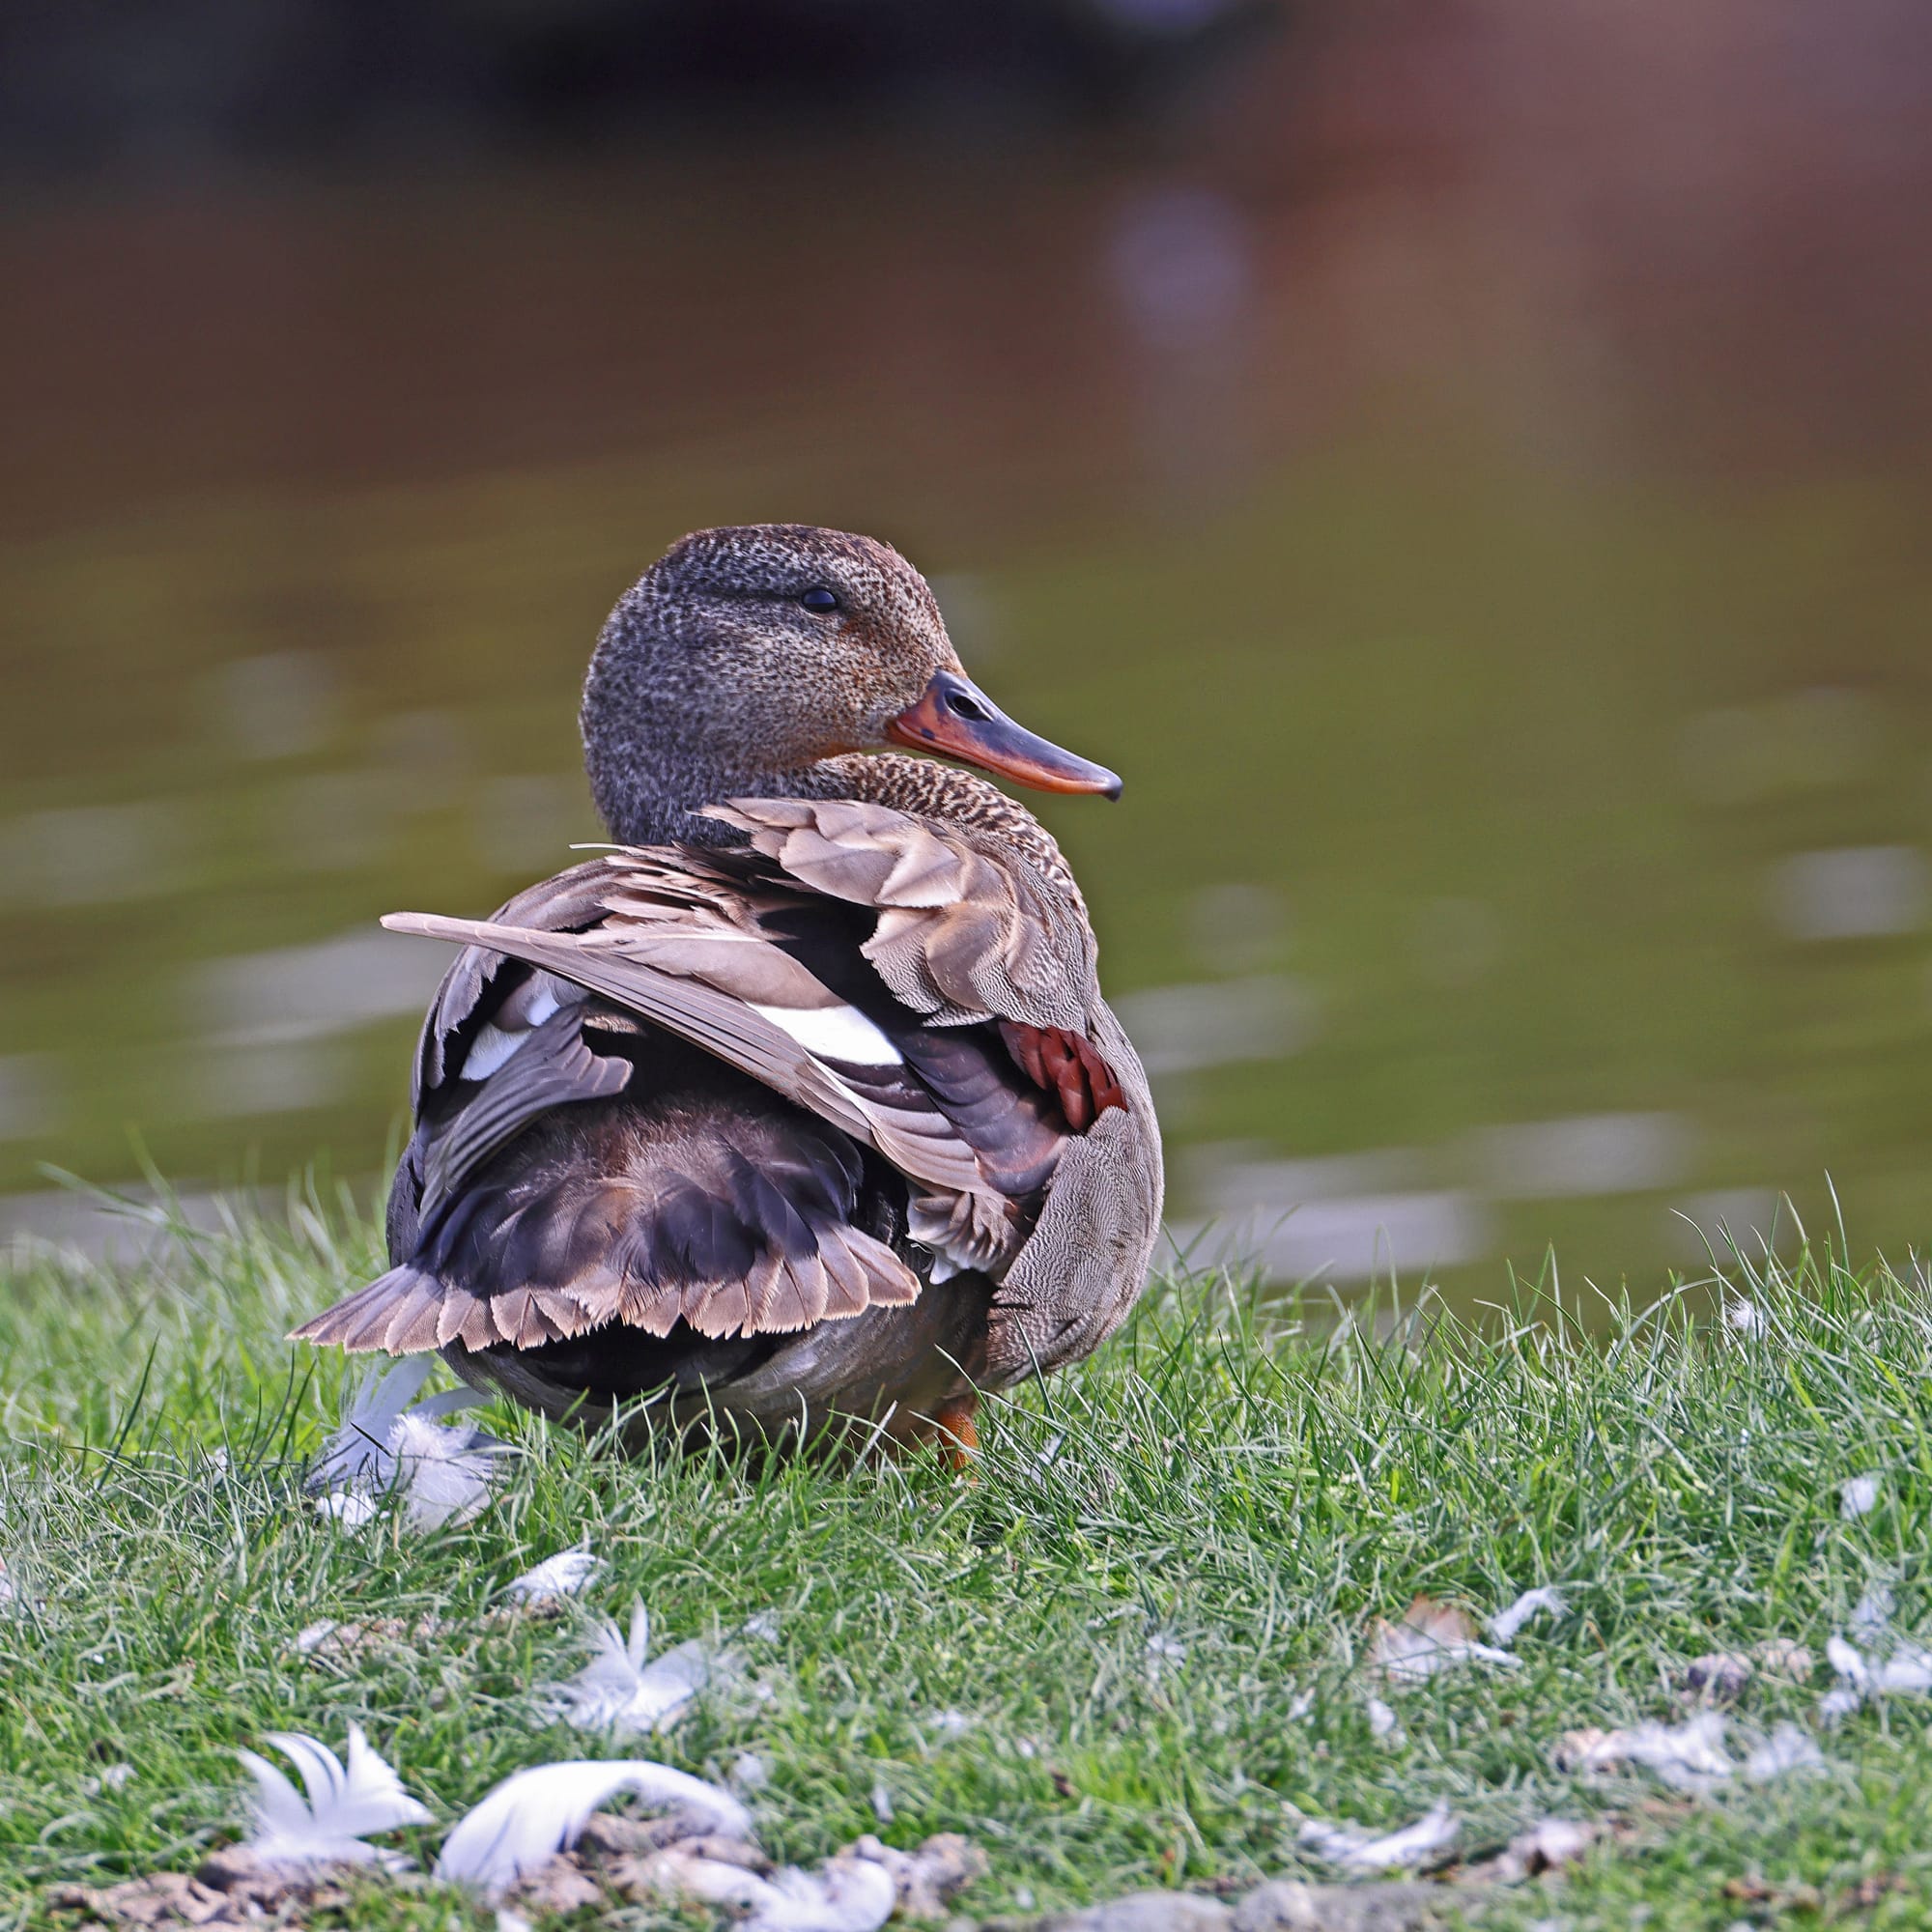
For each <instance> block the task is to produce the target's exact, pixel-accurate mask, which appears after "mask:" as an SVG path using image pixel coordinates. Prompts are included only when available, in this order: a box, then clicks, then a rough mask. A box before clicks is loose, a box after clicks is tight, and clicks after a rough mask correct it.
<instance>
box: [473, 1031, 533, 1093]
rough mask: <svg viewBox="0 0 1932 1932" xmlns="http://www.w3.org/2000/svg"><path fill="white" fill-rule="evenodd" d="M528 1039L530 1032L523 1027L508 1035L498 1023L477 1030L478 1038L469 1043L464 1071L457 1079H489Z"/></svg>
mask: <svg viewBox="0 0 1932 1932" xmlns="http://www.w3.org/2000/svg"><path fill="white" fill-rule="evenodd" d="M528 1038H529V1034H528V1032H527V1031H526V1030H525V1029H523V1028H521V1027H520V1028H519V1029H518V1030H517V1031H516V1032H515V1033H506V1032H504V1030H503V1029H502V1028H501V1027H499V1026H498V1025H497V1023H496V1021H494V1020H491V1021H489V1022H488V1023H487V1024H485V1025H484V1026H482V1027H480V1028H479V1029H478V1030H477V1034H476V1037H475V1038H474V1039H472V1040H471V1041H470V1042H469V1052H468V1053H466V1054H465V1055H464V1056H463V1071H462V1072H461V1073H459V1074H458V1075H457V1076H456V1077H457V1078H458V1079H459V1080H487V1079H489V1077H490V1076H491V1074H493V1073H494V1072H496V1070H497V1067H499V1066H501V1065H502V1064H503V1063H504V1062H505V1061H506V1060H508V1059H509V1057H510V1056H511V1054H513V1053H515V1052H516V1050H517V1049H518V1047H520V1046H522V1045H523V1043H524V1042H525V1040H526V1039H528Z"/></svg>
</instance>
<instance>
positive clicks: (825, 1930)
mask: <svg viewBox="0 0 1932 1932" xmlns="http://www.w3.org/2000/svg"><path fill="white" fill-rule="evenodd" d="M644 1869H645V1871H646V1873H647V1874H648V1876H649V1877H650V1879H651V1881H652V1883H653V1884H655V1885H656V1886H657V1887H658V1889H660V1890H661V1891H663V1892H665V1893H666V1894H667V1895H668V1896H669V1897H673V1898H697V1899H702V1900H703V1901H704V1902H705V1903H706V1904H709V1905H722V1906H724V1907H725V1908H726V1909H727V1910H729V1911H731V1912H734V1913H739V1914H743V1915H745V1916H744V1917H742V1918H740V1919H739V1920H738V1924H739V1932H877V1928H878V1927H879V1926H881V1925H883V1924H884V1923H885V1922H886V1920H887V1919H888V1918H891V1917H892V1916H893V1910H894V1908H895V1906H896V1905H897V1903H898V1886H897V1885H896V1883H895V1881H894V1878H893V1875H892V1873H891V1872H890V1871H888V1870H887V1869H886V1867H885V1866H884V1865H882V1864H875V1863H874V1862H873V1861H871V1860H869V1859H861V1858H849V1857H844V1856H840V1857H838V1858H834V1859H828V1860H827V1861H825V1863H824V1864H822V1865H821V1866H820V1867H819V1868H818V1870H817V1871H815V1872H805V1871H800V1870H799V1869H798V1868H797V1867H796V1866H787V1867H786V1868H785V1869H784V1870H783V1871H780V1872H775V1873H773V1875H772V1876H771V1877H770V1878H760V1877H758V1876H757V1874H756V1873H755V1872H749V1871H747V1870H746V1869H745V1868H744V1866H742V1865H733V1864H726V1863H725V1862H724V1861H722V1860H717V1859H706V1858H700V1857H698V1856H696V1854H694V1853H690V1852H680V1851H676V1850H671V1851H668V1852H660V1853H658V1854H657V1855H656V1856H655V1857H654V1858H652V1859H650V1860H649V1861H647V1862H646V1864H645V1867H644Z"/></svg>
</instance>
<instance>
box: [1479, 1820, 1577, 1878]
mask: <svg viewBox="0 0 1932 1932" xmlns="http://www.w3.org/2000/svg"><path fill="white" fill-rule="evenodd" d="M1597 1832H1598V1828H1597V1827H1596V1826H1595V1825H1588V1824H1584V1823H1583V1822H1582V1821H1581V1820H1580V1819H1576V1818H1539V1819H1538V1820H1537V1821H1536V1823H1535V1824H1534V1825H1532V1826H1530V1827H1529V1828H1528V1830H1527V1831H1522V1832H1519V1833H1517V1834H1516V1836H1515V1837H1513V1838H1512V1839H1511V1840H1510V1841H1509V1843H1508V1845H1507V1846H1505V1847H1504V1849H1503V1851H1502V1852H1501V1853H1500V1855H1499V1856H1498V1857H1497V1858H1496V1859H1495V1860H1494V1861H1492V1865H1491V1866H1490V1867H1489V1868H1488V1869H1487V1871H1486V1872H1485V1874H1484V1875H1486V1876H1493V1877H1495V1878H1497V1879H1499V1880H1500V1881H1501V1882H1502V1883H1503V1884H1505V1885H1514V1884H1516V1883H1517V1882H1518V1881H1520V1880H1521V1879H1525V1878H1534V1877H1535V1876H1536V1875H1537V1873H1539V1872H1546V1871H1560V1870H1561V1869H1562V1868H1563V1867H1564V1866H1565V1865H1568V1864H1575V1863H1576V1862H1577V1860H1578V1859H1580V1858H1581V1857H1582V1856H1583V1854H1584V1853H1585V1852H1587V1851H1588V1850H1589V1849H1590V1847H1591V1845H1592V1844H1593V1843H1595V1841H1596V1837H1597Z"/></svg>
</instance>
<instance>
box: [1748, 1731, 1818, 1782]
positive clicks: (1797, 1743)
mask: <svg viewBox="0 0 1932 1932" xmlns="http://www.w3.org/2000/svg"><path fill="white" fill-rule="evenodd" d="M1824 1769H1825V1753H1824V1752H1823V1751H1821V1750H1820V1749H1819V1748H1818V1747H1817V1745H1816V1744H1815V1743H1814V1742H1813V1740H1812V1738H1811V1735H1810V1733H1809V1732H1807V1731H1804V1730H1802V1729H1800V1727H1799V1726H1798V1725H1796V1724H1791V1723H1783V1724H1777V1725H1775V1726H1774V1727H1773V1729H1772V1733H1771V1735H1770V1737H1768V1738H1766V1739H1765V1740H1764V1742H1763V1743H1762V1744H1760V1745H1759V1746H1758V1747H1756V1748H1755V1749H1754V1750H1753V1751H1752V1752H1751V1753H1750V1755H1749V1756H1748V1757H1747V1758H1746V1759H1745V1762H1744V1774H1745V1776H1746V1777H1747V1778H1748V1779H1749V1780H1750V1782H1751V1783H1753V1784H1769V1783H1771V1781H1772V1780H1773V1779H1774V1778H1778V1777H1785V1776H1789V1775H1790V1774H1791V1773H1792V1772H1794V1771H1823V1770H1824Z"/></svg>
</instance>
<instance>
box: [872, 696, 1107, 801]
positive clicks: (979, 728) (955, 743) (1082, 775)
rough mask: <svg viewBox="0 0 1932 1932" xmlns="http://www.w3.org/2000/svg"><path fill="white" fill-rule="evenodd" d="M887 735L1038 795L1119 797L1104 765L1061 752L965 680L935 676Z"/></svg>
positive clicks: (893, 724) (898, 743)
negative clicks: (1026, 787) (1034, 790)
mask: <svg viewBox="0 0 1932 1932" xmlns="http://www.w3.org/2000/svg"><path fill="white" fill-rule="evenodd" d="M886 736H887V737H888V738H890V739H892V740H893V742H894V743H895V744H897V745H910V746H911V747H912V748H913V749H914V750H915V751H919V752H938V753H943V754H944V755H945V756H947V757H949V758H957V759H958V760H959V762H960V763H961V764H962V765H977V766H979V768H980V770H981V771H982V772H991V773H993V774H994V775H995V776H996V777H998V778H1003V779H1011V780H1012V781H1014V782H1015V783H1016V784H1023V785H1033V786H1034V787H1036V788H1037V790H1040V791H1085V792H1098V793H1099V794H1100V795H1101V797H1103V798H1119V797H1120V795H1121V781H1120V780H1119V779H1118V778H1116V777H1115V775H1114V774H1113V773H1112V772H1110V771H1109V770H1108V769H1107V768H1106V766H1105V765H1096V764H1094V763H1093V761H1092V760H1091V759H1087V758H1077V757H1075V756H1074V755H1073V753H1071V752H1063V751H1062V750H1061V749H1060V747H1059V746H1058V745H1056V744H1054V743H1053V742H1052V740H1051V739H1047V738H1042V737H1040V736H1039V735H1038V734H1037V732H1033V731H1029V730H1027V729H1026V728H1025V726H1024V725H1015V724H1014V723H1013V721H1012V720H1011V719H1010V718H1009V717H1008V716H1007V714H1006V713H1005V712H1004V711H1002V710H1001V709H1000V707H999V706H998V705H997V704H995V703H994V702H993V700H992V699H991V698H990V697H988V696H986V694H985V693H984V692H983V691H981V690H980V687H979V686H978V685H977V684H975V683H974V682H973V680H972V679H971V678H970V677H962V676H961V675H960V674H959V672H957V671H953V670H942V671H940V672H938V673H937V674H936V675H935V676H934V678H933V680H932V682H931V683H930V684H928V685H927V686H926V687H925V694H924V696H922V697H921V699H920V700H919V702H918V703H917V704H915V705H912V706H910V707H909V708H907V709H906V710H904V711H901V712H900V713H899V715H898V716H897V717H896V718H895V719H894V720H893V722H892V723H891V724H890V725H887V726H886Z"/></svg>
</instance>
